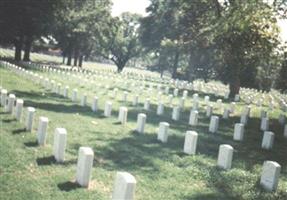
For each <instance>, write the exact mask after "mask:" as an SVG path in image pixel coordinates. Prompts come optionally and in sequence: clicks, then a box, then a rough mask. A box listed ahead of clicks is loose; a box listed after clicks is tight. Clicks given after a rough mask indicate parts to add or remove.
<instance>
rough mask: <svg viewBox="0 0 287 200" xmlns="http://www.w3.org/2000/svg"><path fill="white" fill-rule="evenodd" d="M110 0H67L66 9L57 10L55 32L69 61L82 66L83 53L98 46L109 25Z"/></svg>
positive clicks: (89, 51) (86, 55) (88, 53)
mask: <svg viewBox="0 0 287 200" xmlns="http://www.w3.org/2000/svg"><path fill="white" fill-rule="evenodd" d="M110 6H111V2H110V1H97V0H93V1H90V0H89V1H88V0H83V1H77V0H69V1H66V6H65V8H64V9H59V10H58V11H57V14H56V16H57V20H56V26H55V31H54V36H55V38H56V39H57V41H58V42H59V44H58V46H59V47H60V48H61V49H62V51H63V54H64V57H67V58H68V59H67V65H71V64H72V57H74V63H73V64H74V65H75V66H77V65H79V66H82V61H83V57H84V56H85V57H88V56H89V55H90V53H91V51H92V50H93V49H94V48H95V45H96V44H95V43H96V41H95V40H96V39H95V38H97V37H99V35H100V34H101V32H102V31H103V30H104V29H106V28H107V25H108V19H109V18H110V17H111V16H110Z"/></svg>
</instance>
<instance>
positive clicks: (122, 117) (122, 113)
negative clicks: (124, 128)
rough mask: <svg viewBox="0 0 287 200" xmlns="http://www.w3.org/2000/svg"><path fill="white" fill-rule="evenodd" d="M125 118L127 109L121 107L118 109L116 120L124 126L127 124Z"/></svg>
mask: <svg viewBox="0 0 287 200" xmlns="http://www.w3.org/2000/svg"><path fill="white" fill-rule="evenodd" d="M127 117H128V109H127V107H123V106H122V107H120V109H119V116H118V120H119V121H120V122H121V123H122V124H126V123H127Z"/></svg>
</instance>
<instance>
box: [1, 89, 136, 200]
mask: <svg viewBox="0 0 287 200" xmlns="http://www.w3.org/2000/svg"><path fill="white" fill-rule="evenodd" d="M0 91H1V95H0V100H1V106H2V107H4V110H5V112H7V113H11V114H12V115H13V116H15V118H16V119H17V120H18V121H19V122H21V121H22V120H21V117H22V112H23V104H24V101H23V100H22V99H17V100H16V96H15V95H14V94H9V96H8V97H7V94H8V91H7V90H6V89H2V87H0ZM15 100H16V106H14V102H15ZM34 115H35V108H33V107H27V116H26V122H25V129H26V130H27V131H30V132H32V131H33V122H34ZM48 122H49V120H48V118H47V117H43V116H40V117H39V124H38V129H37V142H38V144H39V145H42V146H43V145H45V144H46V138H47V133H48V131H47V130H48ZM66 143H67V130H66V129H65V128H56V129H55V133H54V144H53V156H54V158H55V160H56V162H58V163H62V162H64V160H65V149H66ZM93 160H94V152H93V150H92V149H91V148H90V147H80V148H79V153H78V161H77V170H76V182H77V183H78V184H79V185H80V186H82V187H88V186H89V183H90V181H91V177H92V167H93ZM135 185H136V180H135V178H134V176H132V175H131V174H129V173H128V172H117V174H116V179H115V184H114V190H113V194H112V199H113V200H118V199H122V200H132V199H134V194H135Z"/></svg>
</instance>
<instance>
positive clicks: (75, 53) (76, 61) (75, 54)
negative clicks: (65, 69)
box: [74, 48, 79, 66]
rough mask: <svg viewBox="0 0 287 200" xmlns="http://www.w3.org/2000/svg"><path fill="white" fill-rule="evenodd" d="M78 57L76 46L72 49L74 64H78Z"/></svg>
mask: <svg viewBox="0 0 287 200" xmlns="http://www.w3.org/2000/svg"><path fill="white" fill-rule="evenodd" d="M78 58H79V50H78V49H77V48H76V49H75V50H74V66H77V65H78Z"/></svg>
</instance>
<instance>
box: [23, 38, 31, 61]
mask: <svg viewBox="0 0 287 200" xmlns="http://www.w3.org/2000/svg"><path fill="white" fill-rule="evenodd" d="M32 42H33V39H32V36H30V35H29V36H27V37H26V40H25V47H24V58H23V61H30V52H31V47H32Z"/></svg>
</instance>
